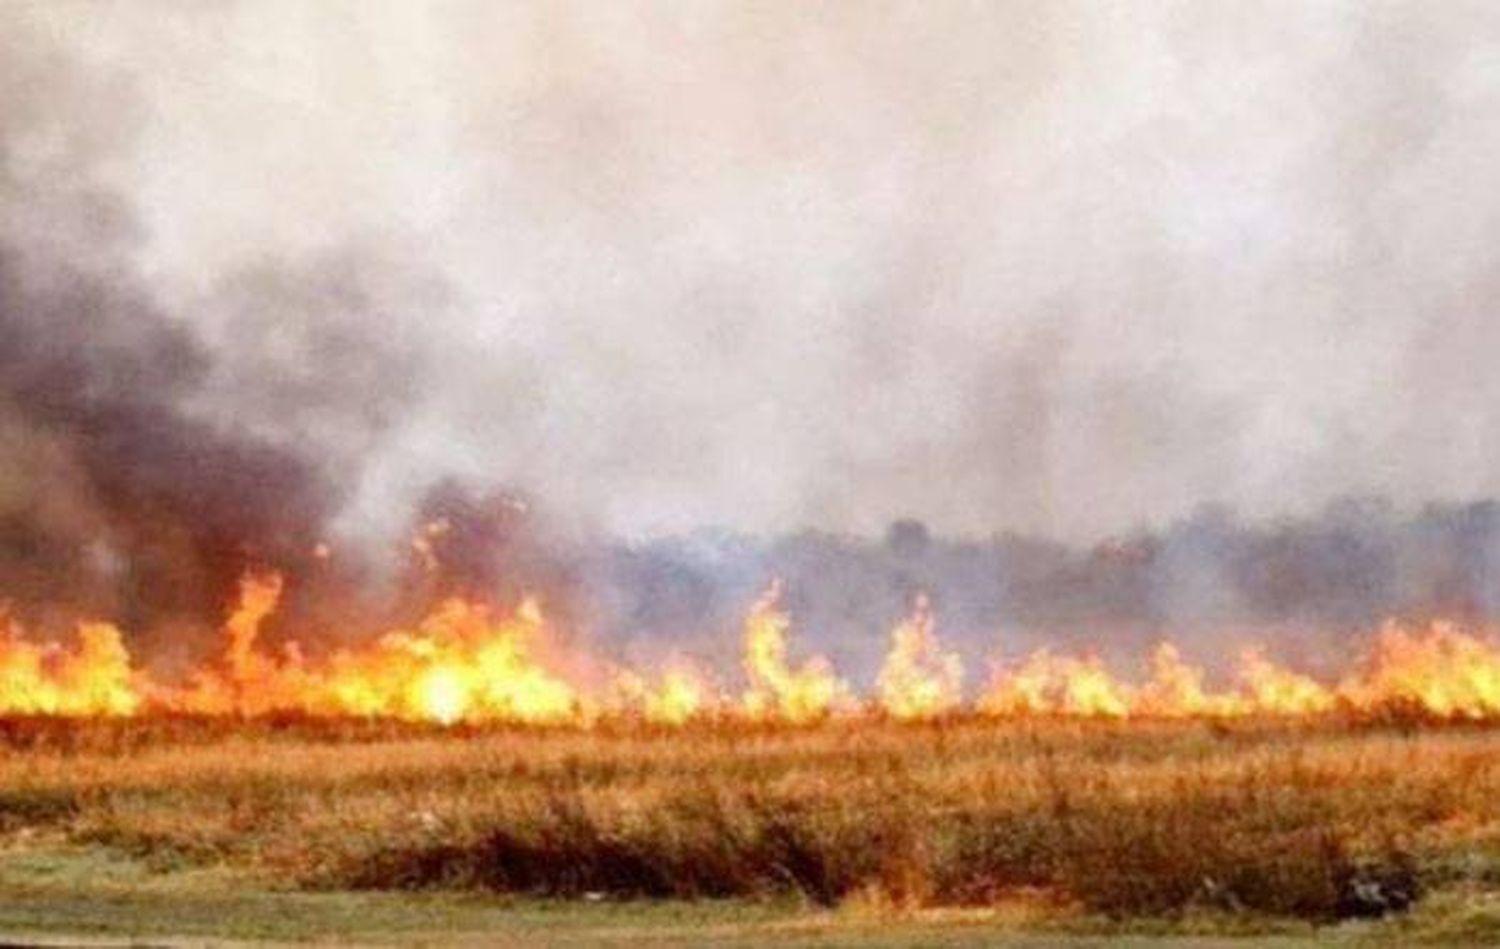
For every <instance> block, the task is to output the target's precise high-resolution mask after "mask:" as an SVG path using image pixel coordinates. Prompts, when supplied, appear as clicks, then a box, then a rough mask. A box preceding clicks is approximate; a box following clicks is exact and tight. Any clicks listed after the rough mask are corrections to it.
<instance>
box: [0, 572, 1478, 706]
mask: <svg viewBox="0 0 1500 949" xmlns="http://www.w3.org/2000/svg"><path fill="white" fill-rule="evenodd" d="M283 588H284V584H283V582H282V579H281V578H280V577H279V576H276V575H274V574H267V575H249V576H247V577H245V578H244V579H243V580H242V582H241V584H240V590H239V597H238V600H237V602H236V605H235V608H234V609H233V610H232V611H231V612H230V615H229V617H228V619H227V620H226V621H225V624H224V633H223V637H224V645H223V653H222V659H221V661H220V662H219V663H217V664H213V665H210V666H207V667H204V668H202V669H199V670H198V671H197V672H196V673H194V674H193V675H192V676H191V677H190V678H189V680H188V682H187V683H186V684H185V685H181V686H170V685H165V684H162V683H159V682H157V681H154V680H153V679H152V678H151V677H150V676H149V675H147V674H146V673H145V672H143V671H140V670H137V669H135V668H133V667H132V663H131V657H130V654H129V651H128V650H127V649H126V647H125V643H124V640H123V638H122V636H121V633H120V631H119V630H118V629H117V628H116V627H114V626H111V625H109V624H107V623H97V622H90V623H81V624H79V626H78V629H77V634H76V635H77V638H76V641H75V642H74V643H73V644H71V645H60V644H39V643H35V642H32V641H30V640H28V639H27V638H26V637H25V636H23V635H22V633H21V631H20V630H19V629H18V628H17V627H16V626H15V624H13V623H3V624H0V715H59V716H94V715H133V714H141V713H145V712H150V711H162V710H175V711H186V712H195V713H201V714H214V715H230V714H232V715H260V714H265V713H267V712H272V711H282V710H286V711H298V712H304V713H308V714H314V715H349V716H377V717H389V718H398V719H411V720H421V721H433V722H441V723H451V722H460V721H464V722H482V721H510V722H524V723H567V724H573V725H587V724H589V723H591V722H593V721H595V720H597V719H598V718H600V717H601V716H608V715H620V716H628V717H634V718H637V719H640V720H644V721H648V722H656V723H661V724H665V725H679V724H682V723H685V722H688V721H691V720H693V719H695V718H700V717H704V716H709V715H735V714H737V715H743V716H746V717H748V718H751V719H755V720H761V721H775V722H787V723H801V722H812V721H818V720H821V719H824V718H827V717H828V716H830V715H833V714H838V713H846V712H853V711H856V710H858V709H859V708H860V706H859V703H858V701H857V700H856V698H855V696H854V693H853V692H852V690H851V689H850V688H849V686H848V685H847V684H846V683H845V682H844V680H843V679H841V678H839V677H838V676H837V675H836V674H835V673H834V671H833V667H832V665H831V664H830V663H829V662H828V661H827V660H826V659H824V658H822V657H820V656H815V657H813V658H811V659H808V660H807V661H805V662H803V663H802V664H801V665H800V666H793V665H792V664H791V663H790V662H789V660H788V655H787V654H788V645H789V637H790V631H791V619H790V617H789V616H788V615H787V613H786V611H785V610H784V609H782V607H781V605H780V596H781V586H780V584H779V583H773V584H772V585H771V587H770V589H768V590H767V591H766V592H765V594H764V595H762V596H761V598H760V599H759V600H758V601H757V602H756V603H755V605H754V607H753V608H752V609H751V610H750V613H749V615H748V616H747V618H746V621H745V657H744V671H745V675H746V679H747V688H746V689H745V691H744V693H743V696H742V697H741V699H740V700H739V701H738V702H735V701H733V700H732V699H727V698H726V697H725V695H724V693H723V692H721V691H720V690H719V689H718V688H717V687H716V686H714V685H713V679H712V678H711V677H710V676H708V675H706V674H704V673H702V672H700V671H699V670H698V669H696V668H694V667H693V666H692V665H690V664H688V663H686V662H684V661H682V660H681V659H674V660H672V661H670V662H668V663H667V664H665V665H664V666H663V667H662V669H661V670H660V671H659V672H658V673H643V672H641V671H638V670H634V669H617V670H616V671H615V672H614V673H613V674H612V675H611V676H609V677H607V681H605V682H603V683H602V685H601V687H600V688H597V689H590V688H588V687H586V686H585V685H584V684H582V682H580V681H579V679H578V678H577V677H576V676H571V675H569V674H568V671H567V670H568V668H575V669H576V668H578V667H579V664H578V663H577V662H562V661H561V660H563V659H566V658H568V657H566V656H563V655H560V654H559V653H558V651H557V649H556V648H555V646H553V645H552V644H551V642H550V639H549V629H548V626H547V623H546V621H545V619H544V618H543V616H542V611H541V609H540V607H539V606H538V605H537V604H536V602H535V601H531V600H527V601H524V602H523V603H522V604H521V605H520V606H519V607H518V608H517V609H516V610H514V611H513V612H511V613H509V614H505V615H500V614H496V613H494V612H492V611H491V610H490V609H488V608H486V607H485V606H483V605H480V604H477V603H473V602H470V601H467V600H462V599H451V600H448V601H445V602H443V603H441V604H439V605H438V607H437V608H436V609H435V610H434V611H433V612H432V613H431V614H430V615H429V616H428V617H427V618H425V619H424V620H422V621H421V622H420V623H418V624H417V625H416V626H415V627H414V628H412V629H405V630H395V631H392V632H388V633H386V634H385V635H383V636H380V637H379V638H377V639H375V640H373V641H371V642H369V643H367V644H366V645H363V646H359V647H351V648H346V649H342V650H339V651H336V652H334V653H332V654H330V655H326V656H324V657H322V658H321V659H318V660H316V661H313V660H309V659H307V658H305V657H304V656H303V654H302V651H301V650H300V649H299V648H298V646H297V644H296V643H289V644H287V645H286V646H285V647H284V648H283V649H282V650H281V651H280V652H272V651H269V650H267V649H266V648H265V646H264V644H263V643H262V642H261V630H262V627H263V625H264V624H265V622H266V620H267V619H268V618H269V617H270V616H272V615H273V614H274V613H275V611H276V609H277V606H278V604H279V602H280V599H281V596H282V592H283ZM574 658H577V657H574ZM1206 678H1207V677H1206V675H1205V673H1204V671H1203V670H1202V669H1200V668H1198V667H1197V666H1194V665H1192V664H1191V663H1189V662H1188V661H1186V660H1185V659H1184V658H1183V656H1182V654H1181V653H1180V652H1179V651H1178V649H1177V648H1176V647H1175V646H1174V645H1172V644H1171V643H1162V644H1160V645H1158V646H1157V647H1156V649H1155V650H1154V652H1153V653H1152V654H1151V656H1150V659H1149V663H1148V666H1147V675H1146V676H1145V677H1144V679H1141V680H1137V681H1136V682H1134V683H1133V682H1130V681H1126V680H1122V679H1119V678H1117V677H1116V676H1115V675H1114V674H1113V673H1112V672H1111V671H1110V670H1109V668H1108V667H1107V666H1106V665H1105V664H1104V662H1103V661H1102V660H1101V659H1099V658H1098V657H1097V656H1084V657H1082V658H1080V657H1073V656H1064V655H1056V654H1054V653H1052V652H1050V651H1048V650H1046V649H1040V650H1037V651H1036V652H1034V653H1032V654H1031V655H1030V656H1027V657H1025V658H1024V659H1023V660H1022V661H1020V662H1019V663H1017V664H1015V665H1013V666H1011V667H1004V668H999V669H997V671H996V673H995V675H994V677H993V679H992V681H991V683H990V685H989V687H988V688H987V689H986V690H985V692H984V693H983V695H981V696H980V698H979V699H978V701H977V702H976V703H974V705H973V706H972V708H973V710H974V711H976V712H979V713H981V714H987V715H1004V716H1016V715H1066V716H1103V717H1110V718H1123V717H1129V716H1141V717H1220V718H1222V717H1230V716H1243V715H1263V716H1264V715H1276V716H1308V715H1322V714H1327V713H1330V712H1333V711H1337V710H1341V709H1343V710H1350V711H1354V712H1379V711H1383V710H1388V709H1401V710H1413V711H1418V712H1423V713H1426V714H1430V715H1434V716H1439V717H1448V718H1474V719H1477V718H1489V717H1500V645H1497V644H1496V643H1495V642H1494V641H1492V640H1490V639H1487V638H1485V637H1483V636H1481V635H1478V634H1476V633H1472V632H1465V631H1461V630H1459V629H1458V628H1456V627H1454V626H1452V625H1450V624H1446V623H1435V624H1433V625H1431V626H1430V627H1426V628H1412V627H1405V626H1400V625H1396V624H1387V625H1386V626H1385V627H1384V628H1383V629H1382V630H1381V632H1380V634H1379V636H1378V637H1377V638H1376V639H1375V640H1374V642H1373V645H1372V648H1371V650H1370V652H1369V654H1368V656H1367V657H1366V658H1365V659H1364V661H1362V662H1360V663H1358V664H1356V665H1355V666H1354V667H1353V668H1352V669H1351V670H1350V671H1349V672H1348V673H1347V674H1346V675H1344V676H1343V677H1342V678H1340V679H1339V680H1337V681H1336V682H1333V683H1330V684H1325V683H1323V682H1319V681H1318V680H1316V679H1314V678H1312V677H1310V676H1307V675H1304V674H1302V673H1300V672H1296V671H1293V670H1291V669H1287V668H1284V667H1282V666H1280V665H1277V664H1276V663H1274V662H1272V661H1271V660H1270V659H1268V658H1266V656H1265V655H1264V654H1263V653H1261V652H1260V651H1257V650H1251V651H1247V652H1244V653H1243V654H1242V655H1241V657H1240V663H1239V667H1238V671H1237V674H1236V677H1235V679H1234V681H1233V682H1232V683H1231V684H1230V685H1229V687H1228V688H1226V689H1225V690H1223V691H1215V690H1213V689H1210V688H1209V686H1208V685H1207V684H1206ZM962 685H963V663H962V661H961V660H960V658H959V656H958V655H957V654H956V653H952V652H947V651H945V650H944V649H943V648H942V646H941V644H940V643H939V641H938V638H937V635H936V633H935V621H934V617H933V614H932V610H931V606H930V604H929V603H928V601H927V599H926V598H925V597H919V598H918V599H917V601H916V603H915V604H914V607H913V610H912V614H911V616H910V617H908V618H907V619H906V620H904V621H903V622H902V623H900V624H898V625H897V626H896V627H895V628H894V629H893V630H892V632H891V648H890V651H889V653H888V654H887V656H886V657H885V661H884V664H883V666H882V667H881V670H880V673H879V675H878V677H877V679H876V681H875V683H874V691H873V694H872V695H871V696H870V705H869V706H868V708H872V709H876V710H879V711H880V712H881V713H882V714H885V715H889V716H891V717H892V718H896V719H902V720H906V719H924V718H931V717H934V716H940V715H945V714H951V713H954V712H957V711H959V710H961V709H962V708H963V696H962Z"/></svg>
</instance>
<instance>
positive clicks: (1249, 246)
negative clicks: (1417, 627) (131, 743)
mask: <svg viewBox="0 0 1500 949" xmlns="http://www.w3.org/2000/svg"><path fill="white" fill-rule="evenodd" d="M0 29H3V30H4V32H5V33H6V34H7V36H8V37H9V39H7V40H6V41H5V46H4V49H5V50H6V51H8V52H9V54H12V58H13V59H14V60H15V61H17V62H21V61H24V62H22V65H13V66H11V67H9V68H7V69H6V70H0V78H4V79H6V80H7V81H9V82H10V83H12V86H11V88H10V90H8V91H7V92H6V93H5V101H6V102H7V103H9V105H10V107H11V108H15V107H16V106H17V105H18V104H19V105H20V106H22V107H23V109H22V111H24V112H25V114H26V116H27V118H26V120H25V121H24V122H21V121H20V120H16V122H15V123H14V124H16V125H17V126H18V127H19V128H20V131H14V132H13V133H12V141H13V143H19V144H13V147H12V149H11V152H12V154H11V159H10V161H11V162H12V163H13V164H17V166H18V167H21V172H15V173H16V174H24V173H25V172H26V170H27V168H29V169H31V171H32V172H36V169H45V168H48V167H52V166H51V165H49V164H48V163H49V161H52V159H53V158H55V156H56V153H58V152H59V151H60V150H61V151H65V152H67V160H66V161H65V162H63V163H61V165H60V166H59V167H63V168H65V169H67V170H66V172H65V174H66V175H69V176H71V175H76V176H78V177H79V178H80V179H87V182H88V186H89V187H91V188H96V189H100V190H102V191H105V192H107V193H108V194H110V195H111V196H113V197H114V198H115V199H116V200H117V202H118V206H119V213H120V214H121V215H122V216H123V217H124V218H125V219H126V220H127V221H128V224H127V225H125V226H122V227H120V228H118V231H119V233H116V234H115V235H114V236H113V237H112V238H111V240H112V241H113V242H114V243H115V245H116V252H115V253H114V254H112V256H111V260H112V261H115V263H114V265H115V266H119V267H121V268H125V269H128V271H129V272H130V275H131V279H132V280H134V281H139V283H140V285H141V286H143V287H144V288H146V291H145V292H148V293H149V294H150V295H151V296H152V298H153V300H154V301H156V303H157V305H158V306H159V307H160V309H161V310H162V311H163V312H165V313H168V314H170V315H171V316H170V318H171V319H172V320H174V321H176V322H177V323H179V324H181V325H182V326H183V327H186V328H187V329H188V330H189V331H190V332H192V333H193V334H194V335H195V337H197V338H199V339H200V340H201V341H202V343H203V345H204V346H205V347H206V349H207V350H208V351H209V352H211V353H212V354H213V356H214V359H213V369H212V371H211V372H210V373H209V374H208V375H207V376H206V378H205V379H204V381H203V383H202V385H201V386H199V387H197V388H195V389H194V390H193V391H192V392H191V393H189V394H187V395H186V396H184V410H185V411H189V412H192V413H195V414H197V415H199V416H201V417H203V418H205V419H209V420H212V421H214V423H215V424H219V425H222V426H232V427H236V428H241V429H244V430H246V431H250V432H253V433H255V434H256V435H257V436H258V437H262V438H265V439H268V440H271V441H276V442H284V443H286V444H290V445H296V446H299V447H301V448H303V449H305V450H308V451H312V452H314V453H317V454H319V455H320V457H322V458H324V460H325V463H326V464H327V465H328V466H330V467H332V468H335V469H337V470H339V471H340V472H341V473H342V474H343V476H344V479H345V481H346V482H347V485H348V500H347V503H346V505H345V507H344V509H343V511H342V513H341V514H340V521H339V524H340V530H342V531H345V532H348V533H350V534H361V533H372V532H373V533H379V532H381V531H389V530H393V529H395V528H396V527H397V526H398V525H404V524H405V523H406V515H405V512H406V510H407V508H408V507H409V505H410V504H412V503H413V502H414V501H415V499H416V498H418V497H420V496H421V495H422V493H423V492H424V491H425V490H426V489H427V488H428V487H429V486H430V485H431V484H432V483H433V482H434V481H436V480H438V479H441V478H444V477H457V478H460V479H463V480H466V481H469V482H472V483H475V484H481V485H500V486H505V487H507V488H509V489H512V490H514V491H516V492H519V493H521V494H523V495H525V496H527V497H530V498H533V499H535V501H536V502H537V503H538V504H541V505H544V506H545V507H546V508H547V509H548V510H549V511H551V512H552V513H553V515H554V517H556V518H560V519H562V520H565V521H572V522H576V523H577V524H580V525H588V526H590V527H591V528H599V529H603V530H606V531H608V532H611V533H614V534H618V535H622V536H626V537H649V536H656V535H661V534H666V533H672V532H681V531H687V530H691V529H693V528H696V527H700V526H706V525H722V526H727V527H733V528H738V529H743V530H747V531H755V532H767V533H771V532H782V531H789V530H796V529H801V528H818V529H825V530H833V531H848V532H855V533H878V532H880V531H881V530H882V529H883V528H884V526H885V525H886V524H887V523H888V522H889V521H891V520H892V519H894V518H898V517H916V518H920V519H922V520H924V521H925V522H926V523H928V524H929V525H930V526H931V527H932V528H933V529H934V530H936V531H941V532H944V533H947V534H954V535H972V536H986V535H989V534H990V533H992V532H997V531H1011V530H1014V531H1024V532H1033V533H1041V534H1047V535H1051V536H1055V537H1059V538H1062V539H1067V540H1092V539H1097V538H1100V537H1103V536H1107V535H1110V534H1114V533H1118V532H1123V531H1128V530H1131V529H1133V528H1135V527H1137V526H1140V525H1147V524H1159V523H1162V522H1164V521H1168V520H1170V519H1172V518H1175V517H1179V516H1181V515H1184V514H1186V513H1187V512H1189V511H1191V510H1192V509H1194V508H1195V507H1197V506H1199V505H1201V504H1203V503H1205V502H1216V503H1222V504H1226V505H1229V506H1231V507H1233V508H1234V509H1236V510H1237V511H1239V512H1241V513H1242V514H1245V515H1249V516H1253V517H1279V516H1282V515H1288V514H1296V513H1299V512H1305V511H1308V510H1312V509H1315V508H1317V507H1319V506H1321V505H1323V504H1325V503H1326V502H1328V501H1329V500H1330V499H1332V498H1335V497H1338V496H1341V495H1348V494H1381V495H1386V496H1389V497H1391V498H1392V499H1394V500H1396V501H1397V502H1399V503H1403V504H1418V503H1421V502H1423V501H1427V500H1433V499H1462V498H1471V497H1482V496H1490V495H1495V494H1500V464H1497V460H1500V373H1497V372H1496V369H1495V364H1496V353H1497V352H1500V316H1497V315H1496V314H1495V313H1493V312H1492V307H1493V305H1494V304H1493V301H1494V300H1495V298H1496V296H1497V293H1500V264H1497V263H1496V256H1495V254H1494V248H1495V247H1496V246H1500V174H1497V173H1496V171H1495V170H1494V168H1495V162H1494V156H1495V155H1496V154H1500V7H1497V6H1495V5H1494V4H1491V3H1465V2H1458V0H1453V2H1442V3H1417V2H1409V3H1372V2H1317V3H1305V2H1297V3H1293V2H1275V3H1267V2H1249V3H1236V4H1203V3H1156V2H1135V3H1104V2H1098V3H1082V2H1079V3H1070V2H1055V3H1046V4H1038V3H1034V2H1019V3H1003V2H994V3H961V2H939V3H867V4H826V5H813V4H794V3H694V4H667V3H619V4H599V3H532V4H496V3H489V2H484V3H479V2H475V3H461V2H451V3H415V2H413V3H401V4H369V3H360V2H347V3H340V2H335V0H329V2H322V3H316V4H308V3H304V2H284V3H283V2H277V0H253V2H243V3H232V2H218V3H199V2H181V3H178V2H167V0H150V2H145V3H133V4H107V3H95V2H88V0H55V2H35V3H32V2H17V3H10V4H5V5H3V6H0ZM12 114H13V115H15V114H18V113H14V112H13V113H12ZM28 163H29V164H28ZM13 172H14V169H13ZM43 178H44V176H42V175H40V173H36V174H33V176H32V177H31V178H29V179H26V180H31V181H36V180H43ZM34 190H35V188H34V187H32V188H31V189H30V190H29V191H28V192H27V194H26V195H25V199H24V200H19V201H13V202H11V203H10V205H8V207H7V213H8V214H11V215H13V216H14V215H18V214H25V215H30V216H31V217H28V219H27V221H28V223H27V227H30V228H32V229H33V230H34V232H35V233H38V234H42V233H45V234H47V235H48V236H47V238H46V240H48V241H49V242H52V243H55V244H56V245H57V248H58V252H59V253H71V252H74V250H75V248H73V247H72V245H70V244H69V243H68V240H69V237H68V235H67V234H65V233H60V232H59V233H54V231H53V230H50V229H49V228H48V225H47V223H46V220H45V214H44V213H43V210H38V209H45V207H46V205H45V204H44V203H39V202H38V201H34V200H32V197H33V195H32V194H31V193H30V191H34ZM18 209H19V210H18ZM79 239H80V240H92V239H93V238H92V237H89V236H85V237H84V238H79ZM371 417H378V421H379V424H378V425H362V424H359V422H360V421H361V420H368V419H369V418H371Z"/></svg>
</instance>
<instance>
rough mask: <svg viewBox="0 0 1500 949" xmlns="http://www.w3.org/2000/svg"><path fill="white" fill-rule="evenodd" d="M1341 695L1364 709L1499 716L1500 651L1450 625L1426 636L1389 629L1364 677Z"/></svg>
mask: <svg viewBox="0 0 1500 949" xmlns="http://www.w3.org/2000/svg"><path fill="white" fill-rule="evenodd" d="M1340 692H1341V694H1342V695H1343V697H1344V698H1346V699H1347V700H1349V701H1351V702H1353V703H1354V704H1356V705H1360V706H1366V707H1367V706H1371V705H1375V704H1380V703H1384V704H1398V705H1405V706H1410V707H1413V708H1418V709H1424V710H1426V711H1429V712H1432V713H1434V714H1437V715H1442V716H1460V717H1464V718H1483V717H1485V716H1489V715H1494V714H1496V713H1497V712H1500V650H1497V649H1496V648H1495V646H1493V645H1492V644H1490V643H1486V642H1484V641H1482V640H1480V639H1477V638H1475V637H1473V636H1470V635H1467V634H1465V633H1461V632H1459V631H1458V630H1457V629H1455V628H1454V627H1453V626H1452V625H1450V624H1448V623H1435V624H1434V625H1433V626H1432V628H1431V629H1430V630H1429V631H1428V632H1427V634H1426V635H1414V634H1412V633H1411V632H1409V631H1407V630H1405V629H1403V628H1401V627H1400V626H1397V625H1395V624H1387V625H1386V626H1385V628H1384V629H1382V630H1381V633H1380V638H1379V639H1378V640H1377V642H1376V647H1375V652H1374V654H1373V655H1372V656H1371V657H1370V660H1369V663H1368V667H1367V669H1366V671H1365V673H1364V675H1363V676H1361V677H1359V678H1357V679H1355V680H1352V681H1350V682H1348V683H1346V684H1345V685H1344V686H1343V687H1342V688H1341V689H1340Z"/></svg>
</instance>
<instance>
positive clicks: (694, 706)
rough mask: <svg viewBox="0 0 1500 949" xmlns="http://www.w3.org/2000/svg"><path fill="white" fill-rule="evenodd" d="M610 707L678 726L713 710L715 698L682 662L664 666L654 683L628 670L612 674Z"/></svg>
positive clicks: (703, 682)
mask: <svg viewBox="0 0 1500 949" xmlns="http://www.w3.org/2000/svg"><path fill="white" fill-rule="evenodd" d="M614 691H615V695H616V701H615V702H614V707H615V708H616V709H617V710H619V711H622V712H625V713H627V714H629V713H633V714H636V715H639V716H640V717H642V718H644V719H645V720H646V721H648V722H656V723H659V724H663V725H681V724H683V723H685V722H687V721H690V720H691V719H694V718H697V717H699V716H702V715H706V714H708V713H709V712H711V711H714V710H716V709H717V708H718V707H719V705H720V702H719V698H718V696H717V695H716V694H715V691H714V689H713V688H712V687H711V686H710V685H709V683H708V680H707V679H706V678H705V677H704V676H703V675H702V674H700V673H699V672H698V671H697V670H696V669H693V668H692V667H691V666H688V665H686V664H682V663H677V664H672V665H668V666H667V668H666V669H665V671H663V672H662V675H661V680H660V682H659V683H658V684H656V685H655V686H653V685H651V683H650V682H649V681H648V680H647V679H646V677H645V676H643V675H641V674H640V673H638V672H634V671H632V670H629V669H622V670H619V671H618V672H616V673H615V679H614Z"/></svg>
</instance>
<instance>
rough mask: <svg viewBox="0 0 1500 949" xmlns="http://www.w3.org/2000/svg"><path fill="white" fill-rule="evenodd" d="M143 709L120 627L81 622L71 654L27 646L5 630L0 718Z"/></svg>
mask: <svg viewBox="0 0 1500 949" xmlns="http://www.w3.org/2000/svg"><path fill="white" fill-rule="evenodd" d="M140 706H141V698H140V695H139V693H138V691H137V689H136V686H135V675H134V673H133V672H132V671H131V668H130V653H129V652H128V651H126V649H125V643H124V641H123V640H122V638H121V636H120V631H119V629H117V628H116V627H114V626H111V625H110V624H108V623H80V624H79V625H78V642H77V645H76V646H75V647H74V648H73V649H71V650H69V649H64V648H62V647H59V646H55V645H52V646H43V645H38V644H35V643H30V642H27V641H26V640H24V639H23V638H22V637H21V633H20V631H19V630H18V629H17V628H16V627H15V626H13V625H10V624H6V626H5V628H4V629H3V630H0V714H6V715H69V716H83V715H129V714H131V713H133V712H135V711H137V710H138V709H139V708H140Z"/></svg>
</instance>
